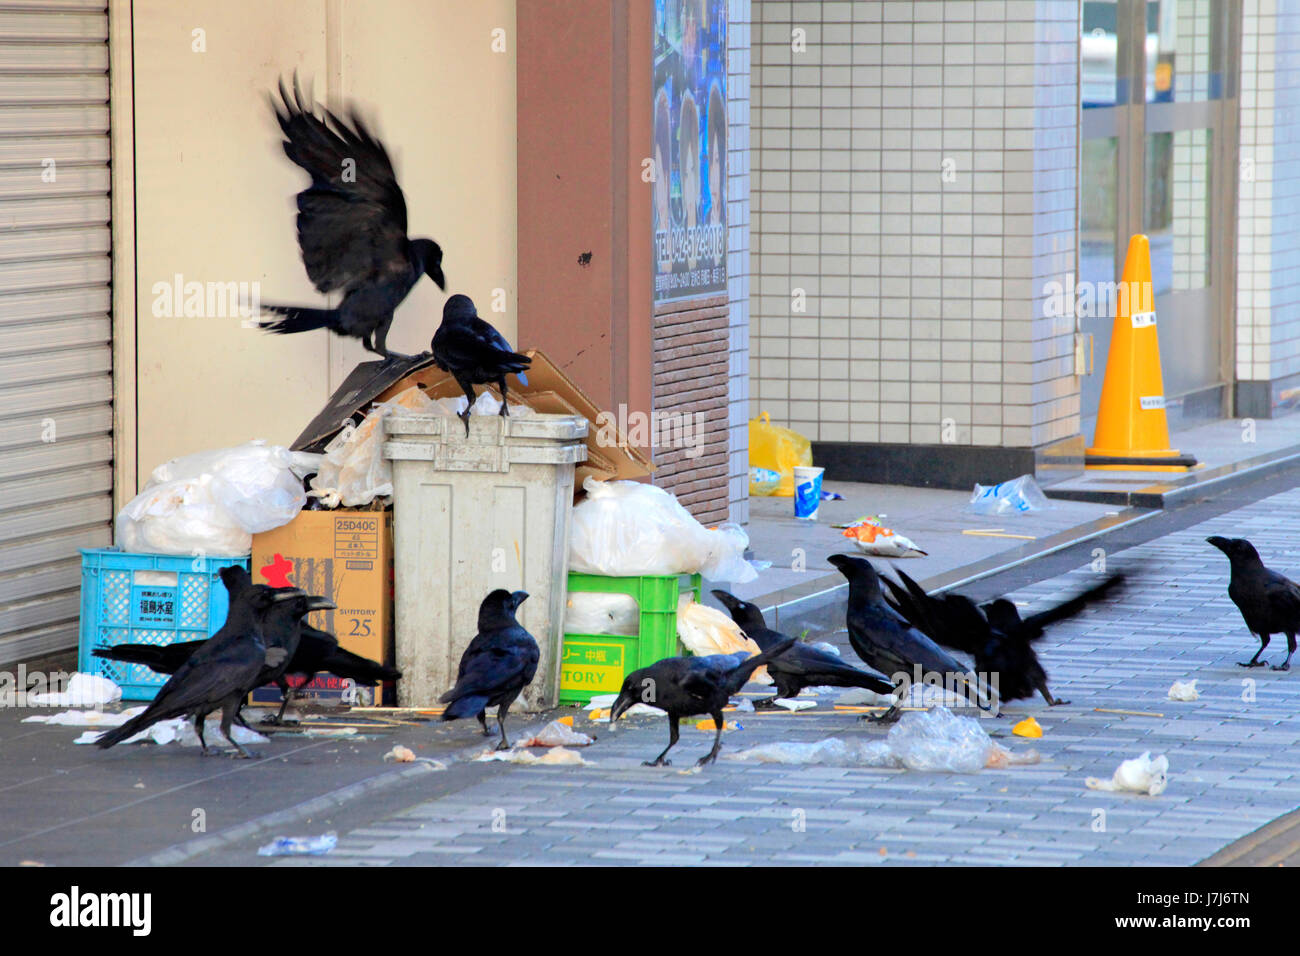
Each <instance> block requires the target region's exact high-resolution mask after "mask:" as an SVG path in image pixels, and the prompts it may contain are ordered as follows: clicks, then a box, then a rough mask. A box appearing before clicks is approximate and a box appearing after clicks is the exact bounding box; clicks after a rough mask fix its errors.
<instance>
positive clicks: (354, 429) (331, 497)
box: [309, 385, 435, 508]
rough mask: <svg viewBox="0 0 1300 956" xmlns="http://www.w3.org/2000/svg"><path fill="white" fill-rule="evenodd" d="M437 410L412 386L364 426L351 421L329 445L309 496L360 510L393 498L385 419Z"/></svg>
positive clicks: (383, 405) (368, 418) (382, 405)
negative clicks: (402, 413)
mask: <svg viewBox="0 0 1300 956" xmlns="http://www.w3.org/2000/svg"><path fill="white" fill-rule="evenodd" d="M434 408H435V406H434V403H433V401H432V400H431V399H429V397H428V396H426V395H425V394H424V392H422V391H421V390H420V388H419V387H418V386H416V385H412V386H411V387H410V388H408V389H406V390H405V391H403V392H400V393H398V394H397V395H395V396H393V398H392V399H391V400H390V401H387V402H381V403H380V404H378V405H376V406H375V407H374V408H373V409H371V411H370V414H368V415H366V417H365V419H364V420H362V422H361V424H360V425H354V424H353V423H352V422H351V421H350V420H349V422H348V423H347V424H346V425H344V426H343V430H342V431H340V432H339V433H338V434H337V435H335V436H334V437H333V438H332V439H330V443H329V444H328V445H326V446H325V454H324V456H323V457H322V459H321V462H320V467H319V468H318V469H317V471H316V477H314V478H313V479H312V480H311V491H310V492H309V494H310V495H311V496H312V497H313V498H319V499H320V500H321V503H322V504H323V505H325V507H327V508H337V507H339V505H342V506H343V507H345V508H358V507H361V506H363V505H368V504H370V502H372V501H374V500H375V499H376V498H379V497H382V496H386V495H391V494H392V493H393V466H392V464H391V463H390V462H389V461H388V460H387V459H386V458H384V437H385V430H384V424H383V422H384V419H385V418H387V417H388V416H389V415H391V414H393V412H395V411H397V410H399V409H409V410H410V411H413V412H428V411H432V410H434Z"/></svg>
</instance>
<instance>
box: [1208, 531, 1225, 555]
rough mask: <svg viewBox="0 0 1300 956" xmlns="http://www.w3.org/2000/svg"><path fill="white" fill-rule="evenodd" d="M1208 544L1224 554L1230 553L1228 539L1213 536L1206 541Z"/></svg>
mask: <svg viewBox="0 0 1300 956" xmlns="http://www.w3.org/2000/svg"><path fill="white" fill-rule="evenodd" d="M1205 542H1206V544H1212V545H1214V546H1215V547H1216V548H1218V549H1219V550H1220V551H1222V552H1223V553H1224V554H1227V553H1228V539H1227V538H1220V537H1219V536H1218V535H1217V534H1215V535H1211V536H1210V537H1208V538H1206V539H1205Z"/></svg>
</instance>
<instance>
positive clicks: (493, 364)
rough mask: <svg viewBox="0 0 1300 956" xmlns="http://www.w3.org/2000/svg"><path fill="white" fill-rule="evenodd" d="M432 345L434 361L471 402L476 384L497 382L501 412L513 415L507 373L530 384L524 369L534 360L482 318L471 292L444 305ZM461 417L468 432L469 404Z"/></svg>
mask: <svg viewBox="0 0 1300 956" xmlns="http://www.w3.org/2000/svg"><path fill="white" fill-rule="evenodd" d="M431 348H432V349H433V361H434V362H435V363H436V364H437V366H438V368H440V369H442V370H443V371H444V372H450V373H451V374H452V375H454V376H455V377H456V383H457V384H458V385H460V387H461V388H462V389H463V390H464V392H465V397H466V398H468V399H469V404H470V405H473V404H474V401H475V399H476V398H477V396H476V395H475V394H474V386H475V385H487V384H489V383H491V382H496V383H497V385H498V386H499V387H500V389H501V412H500V414H501V415H509V414H510V413H509V412H508V411H507V410H506V375H507V374H511V373H513V374H514V375H516V376H517V377H518V378H519V381H520V382H521V383H523V384H524V385H527V384H528V376H527V375H525V374H524V370H525V369H526V368H528V366H529V365H531V364H532V361H533V360H532V359H530V358H529V357H528V356H527V355H520V354H519V353H518V352H516V351H514V350H513V349H512V348H511V347H510V343H509V342H507V341H506V340H505V337H504V336H503V335H502V334H501V333H500V332H498V331H497V330H496V329H494V328H493V327H492V326H491V325H490V324H489V323H488V322H485V321H484V320H483V319H481V318H479V314H478V309H476V308H475V307H474V302H473V300H472V299H470V297H469V296H467V295H453V296H452V297H451V298H450V299H448V300H447V304H446V305H444V306H443V307H442V324H441V325H439V326H438V331H436V332H434V333H433V342H432V344H431ZM461 418H462V419H463V420H464V422H465V434H466V435H467V436H468V435H469V407H466V409H465V413H464V414H463V415H461Z"/></svg>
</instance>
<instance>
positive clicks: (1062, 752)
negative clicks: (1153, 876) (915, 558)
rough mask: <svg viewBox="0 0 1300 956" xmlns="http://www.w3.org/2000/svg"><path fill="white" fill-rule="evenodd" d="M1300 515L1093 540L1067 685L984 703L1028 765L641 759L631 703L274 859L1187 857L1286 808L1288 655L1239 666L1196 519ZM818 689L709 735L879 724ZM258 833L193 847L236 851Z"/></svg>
mask: <svg viewBox="0 0 1300 956" xmlns="http://www.w3.org/2000/svg"><path fill="white" fill-rule="evenodd" d="M1297 532H1300V490H1293V491H1288V492H1286V493H1284V494H1280V495H1276V496H1274V497H1272V498H1268V499H1265V500H1263V501H1260V502H1257V503H1255V504H1252V505H1250V506H1249V507H1246V508H1243V509H1241V510H1239V511H1235V512H1230V513H1227V514H1223V515H1220V516H1218V517H1216V518H1214V519H1213V520H1210V521H1207V522H1204V523H1203V524H1200V525H1197V526H1194V527H1191V528H1188V529H1186V530H1184V531H1180V532H1176V533H1174V534H1171V535H1168V536H1166V537H1164V538H1161V539H1157V540H1155V541H1152V542H1150V543H1148V544H1145V545H1142V546H1139V547H1136V548H1132V549H1129V550H1128V551H1125V552H1121V553H1117V554H1112V555H1106V556H1105V557H1106V560H1107V563H1108V566H1109V568H1110V569H1115V568H1120V567H1132V568H1138V569H1141V570H1142V572H1143V575H1144V576H1143V577H1142V578H1141V579H1139V580H1137V581H1135V582H1134V583H1133V585H1132V586H1131V587H1130V588H1129V589H1128V590H1127V592H1126V593H1125V594H1124V595H1122V596H1121V597H1120V598H1118V599H1116V600H1115V601H1112V602H1110V603H1109V604H1108V605H1106V606H1103V607H1100V608H1098V609H1096V610H1095V611H1093V612H1092V613H1090V614H1088V615H1086V616H1084V617H1082V618H1080V619H1077V620H1075V621H1071V622H1067V623H1064V624H1061V625H1058V626H1057V627H1056V628H1055V629H1054V630H1053V631H1052V634H1051V635H1050V636H1049V638H1048V639H1047V640H1046V642H1045V643H1046V645H1047V646H1046V648H1044V653H1043V658H1044V662H1045V664H1046V666H1047V668H1048V670H1049V672H1050V674H1051V676H1052V687H1053V689H1054V690H1055V692H1056V693H1058V694H1060V695H1063V696H1065V697H1067V698H1069V699H1070V700H1072V701H1073V703H1072V705H1071V706H1068V707H1063V708H1053V709H1048V708H1046V707H1045V706H1042V705H1041V704H1037V703H1030V704H1028V705H1027V706H1026V705H1025V702H1019V704H1018V705H1013V706H1012V707H1010V708H1009V709H1008V710H1009V716H1008V718H1007V719H1003V720H998V721H996V725H997V729H996V734H997V735H998V736H999V737H1001V738H1004V739H1003V742H1004V743H1006V744H1007V745H1008V746H1009V747H1010V748H1011V749H1013V750H1017V751H1020V750H1025V749H1028V748H1029V747H1030V746H1033V747H1036V748H1037V749H1038V750H1039V752H1040V753H1041V754H1042V756H1043V758H1044V759H1043V762H1042V763H1040V764H1038V765H1034V766H1029V767H1020V768H1012V769H1007V770H1001V771H995V770H985V771H982V772H980V773H978V774H973V775H955V774H951V775H950V774H933V773H915V772H908V771H895V770H878V769H854V768H836V767H807V766H805V767H784V766H776V765H754V764H740V763H734V762H725V761H721V762H719V763H718V764H717V765H716V766H714V767H709V768H705V769H704V770H703V771H702V772H699V773H691V772H683V771H684V770H685V769H686V768H689V767H691V765H692V764H693V761H694V759H695V758H696V757H698V756H699V755H700V754H703V753H704V752H705V751H706V750H707V749H708V746H709V742H710V740H711V734H706V733H703V732H701V731H699V730H697V729H694V728H685V729H684V730H683V734H682V743H681V744H679V746H678V748H677V749H676V750H675V751H674V755H675V756H676V758H677V761H678V764H677V766H675V767H672V768H667V769H651V768H645V767H641V766H640V761H641V760H642V759H645V758H648V757H652V756H653V755H654V754H656V753H657V752H658V751H659V750H660V749H661V748H662V747H663V745H664V743H665V742H666V728H665V722H664V720H663V718H661V717H655V718H645V719H642V720H638V721H635V722H633V723H632V724H631V725H630V726H629V727H628V728H623V727H620V729H619V730H618V732H617V733H616V734H614V735H613V736H612V737H611V736H610V735H609V734H608V733H607V732H602V731H600V730H598V731H597V733H598V734H599V735H600V737H601V739H600V740H599V742H598V743H597V744H596V745H594V746H592V747H590V748H587V750H586V751H584V754H585V756H586V757H587V759H589V760H591V761H593V763H594V765H593V766H589V767H581V768H555V769H551V768H547V769H541V768H521V767H505V766H502V767H501V769H499V770H498V771H496V772H494V773H490V774H485V775H484V776H483V778H482V779H479V780H478V781H476V782H472V783H469V784H468V785H467V786H464V787H462V788H460V789H458V790H457V791H456V792H455V793H451V794H447V795H443V796H439V797H433V798H428V799H420V797H419V796H418V795H415V794H412V795H411V796H412V799H411V801H410V804H409V805H408V806H407V807H406V808H405V809H400V810H397V811H396V812H391V813H388V814H385V815H383V816H382V817H380V818H377V819H374V820H369V821H365V822H364V823H361V824H357V825H353V826H345V827H342V828H341V839H340V843H339V847H338V849H337V850H336V851H334V852H333V853H332V854H330V855H329V856H328V857H321V858H312V859H292V860H288V859H280V860H276V861H274V865H279V866H301V865H326V866H339V865H357V864H362V865H391V864H466V863H470V864H505V865H510V864H524V865H529V864H557V865H564V864H583V863H598V864H601V863H603V864H609V863H628V864H674V863H682V864H704V865H715V864H716V865H727V864H741V865H771V864H815V863H844V864H873V865H880V864H904V865H908V864H933V863H966V864H983V863H998V864H1003V863H1005V864H1028V865H1063V864H1064V865H1068V864H1086V865H1151V864H1174V865H1186V864H1192V863H1196V862H1197V861H1200V860H1202V859H1205V858H1206V857H1209V856H1210V855H1211V854H1213V853H1214V852H1215V851H1217V850H1219V849H1220V848H1222V847H1224V846H1225V845H1227V844H1229V843H1231V842H1232V841H1234V840H1236V839H1238V838H1240V837H1242V836H1245V835H1246V834H1249V833H1251V832H1252V831H1254V830H1255V829H1256V828H1258V827H1260V826H1261V825H1263V824H1265V823H1268V822H1269V821H1271V820H1274V819H1275V818H1278V817H1281V816H1282V815H1284V814H1286V813H1288V812H1290V811H1292V810H1294V809H1295V808H1296V807H1297V806H1300V747H1298V746H1297V745H1298V744H1300V722H1298V721H1297V720H1296V718H1295V716H1294V715H1295V713H1296V709H1297V707H1300V667H1297V670H1296V671H1293V672H1291V673H1275V672H1273V671H1271V670H1267V669H1256V670H1250V671H1246V670H1243V669H1241V668H1239V667H1237V666H1236V664H1235V662H1236V661H1238V660H1245V659H1246V658H1248V657H1249V656H1250V655H1251V654H1253V653H1254V646H1255V641H1254V639H1253V638H1252V637H1251V636H1250V635H1249V634H1248V633H1247V632H1246V630H1245V627H1244V625H1243V624H1242V622H1241V618H1240V616H1239V614H1238V612H1237V610H1236V608H1235V607H1233V605H1232V604H1231V602H1230V601H1229V600H1228V597H1227V594H1226V581H1227V561H1226V560H1225V559H1224V558H1223V557H1222V555H1221V554H1219V552H1217V551H1215V550H1214V549H1213V548H1211V547H1210V546H1209V545H1206V544H1205V543H1204V540H1203V539H1204V538H1205V537H1206V536H1207V535H1210V534H1225V535H1234V536H1246V537H1249V538H1251V540H1253V541H1254V542H1255V543H1256V545H1257V546H1258V547H1259V549H1260V551H1261V553H1262V554H1263V555H1264V557H1265V561H1266V562H1267V563H1269V564H1270V565H1272V566H1275V567H1277V568H1279V569H1287V570H1290V571H1292V572H1294V573H1296V574H1297V575H1300V545H1298V544H1297V542H1300V534H1297ZM1094 580H1095V572H1093V571H1092V569H1091V568H1087V567H1085V568H1081V569H1079V570H1076V571H1074V572H1071V573H1070V574H1066V575H1062V576H1060V577H1057V578H1054V579H1051V580H1048V581H1044V582H1041V583H1039V584H1036V585H1034V586H1031V587H1028V588H1025V589H1024V590H1022V591H1020V592H1017V593H1016V594H1015V597H1016V598H1017V599H1018V600H1022V601H1029V602H1031V603H1030V609H1031V610H1032V607H1033V604H1034V603H1036V602H1039V601H1046V600H1050V599H1054V598H1056V597H1058V596H1060V595H1061V594H1063V593H1066V592H1068V591H1071V590H1074V589H1075V588H1077V587H1080V586H1082V585H1085V584H1087V583H1089V582H1092V581H1094ZM837 640H839V641H841V642H842V635H840V636H839V638H838V639H837ZM850 653H851V652H850ZM1282 653H1283V652H1282V650H1281V649H1280V648H1278V646H1277V642H1276V641H1275V642H1274V645H1273V647H1272V648H1270V653H1269V654H1268V655H1267V656H1268V657H1269V659H1270V661H1272V662H1274V663H1276V662H1277V661H1278V660H1280V659H1281V656H1282ZM1189 678H1195V679H1197V680H1198V682H1199V684H1198V687H1199V689H1200V692H1201V699H1200V700H1198V701H1196V702H1191V703H1176V702H1173V701H1169V700H1167V699H1166V691H1167V689H1168V687H1169V685H1170V684H1171V683H1172V682H1173V681H1174V680H1177V679H1189ZM830 700H831V699H830V698H823V699H822V702H821V706H819V708H818V710H817V711H813V712H809V713H805V714H799V715H777V716H767V715H757V716H756V715H749V714H741V715H732V716H733V717H736V718H737V719H739V720H740V722H741V723H742V724H743V729H742V730H738V731H735V732H731V733H728V734H727V735H726V737H725V738H724V749H723V753H724V754H725V753H727V752H728V751H732V752H734V751H736V750H738V749H741V748H744V747H748V746H753V745H755V744H758V743H760V742H767V741H772V740H805V741H811V740H817V739H822V738H824V737H829V736H833V735H840V736H845V735H863V734H866V735H870V736H872V737H878V736H880V735H882V734H883V730H881V729H879V728H875V727H869V726H867V725H865V724H862V723H860V722H859V721H858V720H857V719H856V717H855V716H854V715H851V714H845V713H836V712H833V711H831V710H829V704H830ZM1094 708H1110V709H1118V710H1130V711H1145V712H1152V713H1158V714H1160V715H1162V716H1125V715H1120V714H1113V713H1099V712H1097V711H1096V710H1095V709H1094ZM1016 711H1019V712H1031V713H1033V714H1035V716H1036V717H1037V719H1038V720H1039V722H1040V723H1041V724H1042V725H1043V728H1044V730H1045V732H1046V735H1045V736H1044V737H1043V738H1042V739H1041V740H1039V741H1033V742H1030V741H1023V740H1020V739H1019V738H1014V737H1010V736H1009V734H1010V727H1011V724H1012V723H1013V722H1014V720H1013V718H1012V716H1011V713H1012V712H1016ZM990 723H991V722H987V721H986V722H985V726H989V725H990ZM578 724H579V727H580V729H590V725H588V724H587V723H586V722H585V721H583V720H579V721H578ZM1144 750H1150V751H1152V752H1153V753H1165V754H1167V755H1168V757H1169V761H1170V782H1169V787H1168V790H1167V791H1166V792H1165V793H1164V794H1163V795H1162V796H1159V797H1147V796H1135V795H1120V794H1110V793H1098V792H1093V791H1089V790H1086V789H1085V788H1084V785H1083V779H1084V777H1086V776H1098V777H1109V776H1110V774H1111V773H1112V772H1113V770H1114V769H1115V767H1116V766H1117V764H1118V763H1119V761H1120V760H1122V759H1126V758H1129V757H1133V756H1136V755H1137V754H1139V753H1141V752H1142V751H1144ZM404 795H405V792H404ZM318 822H319V823H320V824H321V826H324V825H326V824H327V823H329V822H330V821H328V820H320V821H318ZM256 842H257V841H255V840H253V841H249V845H248V846H244V847H240V846H238V845H232V846H230V847H228V848H227V849H225V850H223V851H222V852H221V853H219V854H214V855H210V856H208V857H204V858H201V859H200V860H198V861H197V862H208V863H221V862H239V863H244V864H247V863H250V862H255V861H256V860H257V858H256V857H254V856H252V855H251V854H252V846H253V845H254V844H255V843H256Z"/></svg>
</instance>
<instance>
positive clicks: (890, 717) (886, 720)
mask: <svg viewBox="0 0 1300 956" xmlns="http://www.w3.org/2000/svg"><path fill="white" fill-rule="evenodd" d="M902 706H903V705H902V703H901V702H900V703H897V704H891V705H890V707H889V710H887V711H885V712H884V713H883V714H863V715H862V716H861V717H860V718H859V719H860V720H870V721H872V722H873V723H877V724H892V723H893V722H894V721H896V720H898V718H899V717H902V716H903V714H902V712H901V711H900V710H899V708H900V707H902Z"/></svg>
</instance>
